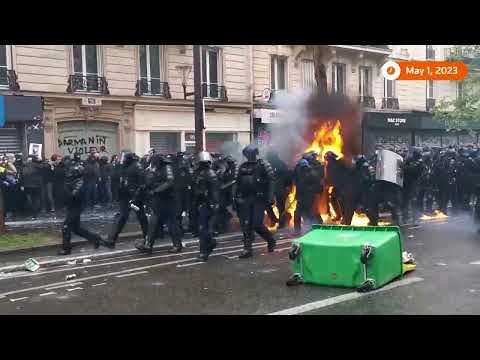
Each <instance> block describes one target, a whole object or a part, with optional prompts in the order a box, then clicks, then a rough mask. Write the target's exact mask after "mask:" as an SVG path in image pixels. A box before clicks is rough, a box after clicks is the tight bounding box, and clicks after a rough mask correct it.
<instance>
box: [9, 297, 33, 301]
mask: <svg viewBox="0 0 480 360" xmlns="http://www.w3.org/2000/svg"><path fill="white" fill-rule="evenodd" d="M28 298H29V297H28V296H24V297H21V298H17V299H10V301H11V302H15V301H20V300H25V299H28Z"/></svg>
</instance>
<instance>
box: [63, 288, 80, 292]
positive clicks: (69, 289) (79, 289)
mask: <svg viewBox="0 0 480 360" xmlns="http://www.w3.org/2000/svg"><path fill="white" fill-rule="evenodd" d="M75 290H83V288H82V287H76V288H73V289H67V291H68V292H70V291H75Z"/></svg>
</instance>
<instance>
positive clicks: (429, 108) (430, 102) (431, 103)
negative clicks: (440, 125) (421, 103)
mask: <svg viewBox="0 0 480 360" xmlns="http://www.w3.org/2000/svg"><path fill="white" fill-rule="evenodd" d="M434 107H435V99H431V98H427V111H432V110H433V109H434Z"/></svg>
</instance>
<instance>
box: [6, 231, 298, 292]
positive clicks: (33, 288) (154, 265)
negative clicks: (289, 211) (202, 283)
mask: <svg viewBox="0 0 480 360" xmlns="http://www.w3.org/2000/svg"><path fill="white" fill-rule="evenodd" d="M289 241H290V240H284V241H279V242H277V244H284V243H287V242H289ZM240 246H241V247H242V248H243V245H240ZM264 246H265V244H261V245H257V246H253V248H254V249H258V248H261V247H264ZM234 247H238V246H234ZM223 249H226V248H223ZM241 250H242V249H235V250H230V251H225V252H221V253H216V252H214V253H213V254H212V255H210V257H213V256H221V255H226V254H233V253H236V252H238V251H241ZM195 253H197V252H195ZM195 259H196V258H187V259H179V260H174V261H168V262H165V263H160V264H153V265H147V266H141V267H137V268H132V269H125V270H120V271H115V272H110V273H104V274H99V275H92V276H87V277H84V278H82V281H87V280H93V279H100V278H105V277H107V276H115V275H120V274H125V273H130V272H132V271H142V270H146V269H154V268H158V267H162V266H167V265H175V264H182V263H186V262H189V261H192V260H195ZM92 266H93V265H92ZM74 283H75V281H74V280H68V281H59V282H56V283H52V284H47V285H42V286H34V287H30V288H26V289H20V290H13V291H8V292H5V293H1V294H0V296H2V295H3V296H8V295H12V294H19V293H24V292H28V291H34V290H39V289H47V290H49V289H53V288H54V287H56V286H58V285H62V287H63V286H69V285H70V284H74Z"/></svg>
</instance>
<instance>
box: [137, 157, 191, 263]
mask: <svg viewBox="0 0 480 360" xmlns="http://www.w3.org/2000/svg"><path fill="white" fill-rule="evenodd" d="M145 177H146V194H147V199H148V205H149V208H150V209H151V212H152V213H151V216H150V219H149V222H148V232H147V236H146V238H145V240H144V241H143V240H142V241H140V242H138V243H137V244H136V245H135V246H136V248H137V249H138V250H140V251H143V252H148V253H151V252H152V249H153V244H154V242H155V234H156V232H157V229H158V227H159V226H162V227H163V224H166V225H167V228H168V233H169V234H170V237H171V238H172V243H173V247H172V249H171V250H170V251H169V252H171V253H178V252H181V251H182V242H181V240H180V237H179V234H178V231H177V226H176V221H175V207H173V206H172V203H173V202H174V200H175V191H174V187H173V185H174V180H175V178H174V175H173V166H172V161H171V159H170V158H168V157H165V156H163V155H160V154H154V155H153V156H152V157H151V158H150V166H149V168H148V169H147V171H146V176H145Z"/></svg>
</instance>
